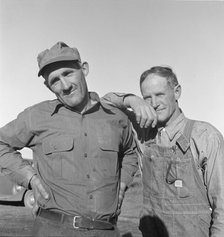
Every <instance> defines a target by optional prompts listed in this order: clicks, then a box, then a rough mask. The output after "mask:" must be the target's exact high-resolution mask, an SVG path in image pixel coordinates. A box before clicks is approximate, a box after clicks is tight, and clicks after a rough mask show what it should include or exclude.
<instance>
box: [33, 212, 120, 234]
mask: <svg viewBox="0 0 224 237" xmlns="http://www.w3.org/2000/svg"><path fill="white" fill-rule="evenodd" d="M37 215H38V216H40V217H43V218H45V219H48V220H51V221H54V222H57V223H61V224H69V225H71V226H73V228H74V229H79V228H81V229H89V230H94V229H96V230H112V229H114V225H115V223H116V220H115V218H113V219H111V220H109V221H108V220H107V221H106V220H93V219H90V218H87V217H84V216H79V215H77V216H70V215H66V214H63V213H59V212H54V211H49V210H46V209H43V208H39V210H38V213H37Z"/></svg>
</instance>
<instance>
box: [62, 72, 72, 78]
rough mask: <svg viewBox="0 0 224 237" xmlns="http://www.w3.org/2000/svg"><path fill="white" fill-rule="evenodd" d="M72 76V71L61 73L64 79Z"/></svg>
mask: <svg viewBox="0 0 224 237" xmlns="http://www.w3.org/2000/svg"><path fill="white" fill-rule="evenodd" d="M72 75H73V71H66V72H64V73H63V76H64V77H69V76H72Z"/></svg>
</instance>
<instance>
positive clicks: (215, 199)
mask: <svg viewBox="0 0 224 237" xmlns="http://www.w3.org/2000/svg"><path fill="white" fill-rule="evenodd" d="M123 98H124V94H121V93H109V94H107V95H106V96H105V98H104V99H105V101H107V102H108V103H113V104H114V105H116V106H117V107H119V108H121V109H124V108H125V106H124V104H123ZM126 112H127V114H128V115H129V118H130V119H131V121H132V122H133V127H134V128H135V131H136V134H137V137H138V140H139V144H140V145H139V146H140V150H141V153H143V152H144V141H147V139H149V136H150V133H149V131H150V130H149V129H141V128H140V127H139V126H138V125H137V124H136V120H135V115H134V114H133V112H131V111H128V110H126ZM186 120H187V119H186V117H185V116H184V114H183V113H181V114H180V115H179V116H178V117H177V119H176V120H174V121H173V122H172V123H171V124H170V125H169V126H167V127H165V128H160V129H159V130H158V132H157V134H156V137H155V139H156V143H157V144H160V145H162V146H168V147H170V146H173V145H175V143H176V140H177V139H178V138H179V137H180V135H181V134H182V132H183V129H184V127H185V124H186ZM190 148H191V151H192V154H193V157H194V161H195V164H196V167H197V170H198V173H199V175H200V177H201V179H202V181H203V183H204V185H205V189H206V190H207V196H208V200H209V203H210V206H211V209H212V223H211V235H210V236H211V237H223V236H224V140H223V136H222V134H221V133H220V132H219V131H218V130H217V129H216V128H215V127H213V126H212V125H211V124H209V123H207V122H202V121H196V122H195V123H194V127H193V131H192V135H191V140H190Z"/></svg>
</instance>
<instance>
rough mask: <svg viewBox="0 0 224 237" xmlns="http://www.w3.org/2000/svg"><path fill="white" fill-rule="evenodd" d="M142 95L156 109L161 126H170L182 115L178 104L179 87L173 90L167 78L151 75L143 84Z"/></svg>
mask: <svg viewBox="0 0 224 237" xmlns="http://www.w3.org/2000/svg"><path fill="white" fill-rule="evenodd" d="M141 93H142V96H143V98H144V100H145V101H147V102H148V103H149V104H150V105H151V106H152V107H153V108H154V109H155V111H156V114H157V116H158V125H159V126H164V127H165V126H167V125H169V124H170V123H171V122H172V121H173V120H175V119H176V118H177V117H178V115H179V114H180V110H179V107H178V102H177V100H178V99H179V97H180V94H181V88H180V86H179V85H178V86H176V87H175V88H174V89H173V88H171V87H170V85H169V84H168V82H167V80H166V78H164V77H161V76H158V75H156V74H150V75H148V77H147V78H146V79H145V80H144V81H143V82H142V84H141Z"/></svg>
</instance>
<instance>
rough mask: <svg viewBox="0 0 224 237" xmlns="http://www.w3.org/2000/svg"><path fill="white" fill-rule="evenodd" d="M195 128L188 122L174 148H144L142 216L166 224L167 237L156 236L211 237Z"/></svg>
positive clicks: (208, 207)
mask: <svg viewBox="0 0 224 237" xmlns="http://www.w3.org/2000/svg"><path fill="white" fill-rule="evenodd" d="M193 124H194V121H193V120H187V124H186V126H185V129H184V132H183V134H182V135H181V136H180V137H179V138H178V139H177V141H176V145H175V146H173V147H163V146H159V145H156V144H155V140H150V141H147V142H146V144H145V151H144V159H143V187H144V190H143V199H144V201H143V202H144V203H143V213H142V215H143V216H145V215H148V216H151V217H155V218H157V219H160V220H161V222H162V223H163V224H164V226H165V228H166V230H167V232H168V235H162V236H161V235H157V236H161V237H163V236H169V237H208V236H209V228H210V222H211V208H210V206H209V202H208V198H207V194H206V187H205V185H204V184H203V182H202V179H201V178H200V176H199V174H198V171H197V167H196V164H195V162H194V159H193V156H192V153H191V150H190V136H191V132H192V128H193ZM148 224H149V225H150V223H148ZM148 227H149V226H148ZM140 229H141V228H140ZM144 236H145V235H144ZM148 236H149V237H150V236H151V235H148Z"/></svg>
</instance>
